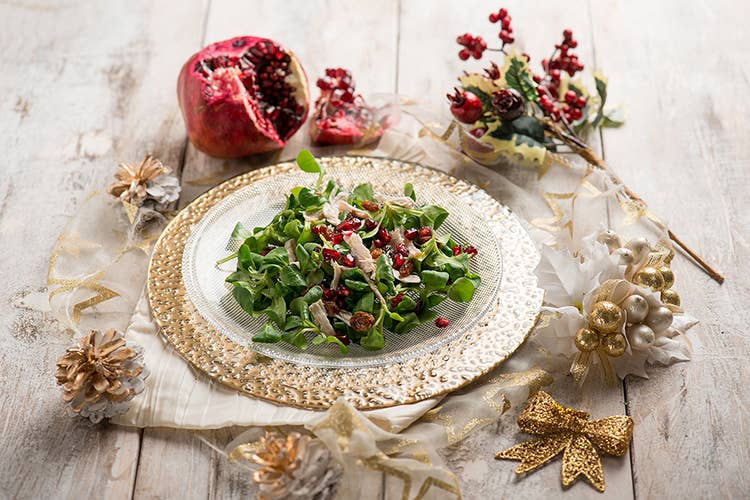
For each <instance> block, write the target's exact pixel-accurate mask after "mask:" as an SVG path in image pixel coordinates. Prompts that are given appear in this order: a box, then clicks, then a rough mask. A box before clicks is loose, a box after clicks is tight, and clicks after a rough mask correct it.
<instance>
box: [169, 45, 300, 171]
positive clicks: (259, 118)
mask: <svg viewBox="0 0 750 500" xmlns="http://www.w3.org/2000/svg"><path fill="white" fill-rule="evenodd" d="M177 97H178V99H179V101H180V109H181V110H182V117H183V118H184V119H185V127H186V128H187V134H188V138H189V139H190V141H191V142H192V143H193V144H194V145H195V147H197V148H198V149H200V150H201V151H203V152H204V153H206V154H209V155H211V156H216V157H219V158H236V157H239V156H247V155H251V154H255V153H263V152H266V151H272V150H274V149H279V148H282V147H283V146H284V144H285V143H286V141H287V140H288V139H289V138H290V137H291V136H292V135H294V133H295V132H296V131H297V129H299V128H300V126H302V124H303V123H304V122H305V119H306V118H307V112H308V109H309V97H308V89H307V75H306V74H305V71H304V69H303V68H302V66H301V65H300V63H299V61H298V60H297V58H296V57H295V56H294V54H293V53H292V52H291V51H289V50H287V49H286V48H284V47H283V46H282V45H280V44H279V43H277V42H275V41H273V40H269V39H267V38H257V37H253V36H241V37H236V38H231V39H229V40H225V41H223V42H217V43H213V44H211V45H209V46H207V47H205V48H204V49H203V50H201V51H200V52H198V53H196V54H194V55H193V56H192V57H191V58H190V59H188V61H187V62H186V63H185V65H184V66H183V67H182V71H180V77H179V79H178V80H177Z"/></svg>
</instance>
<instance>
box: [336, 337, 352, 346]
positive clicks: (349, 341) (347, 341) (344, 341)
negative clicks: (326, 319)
mask: <svg viewBox="0 0 750 500" xmlns="http://www.w3.org/2000/svg"><path fill="white" fill-rule="evenodd" d="M334 337H336V338H337V339H339V340H340V341H341V343H342V344H344V345H349V344H351V343H352V341H351V340H349V337H347V336H346V335H334Z"/></svg>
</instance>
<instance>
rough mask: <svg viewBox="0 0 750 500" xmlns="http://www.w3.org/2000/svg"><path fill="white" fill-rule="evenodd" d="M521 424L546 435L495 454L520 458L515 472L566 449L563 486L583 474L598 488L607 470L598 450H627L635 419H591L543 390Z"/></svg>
mask: <svg viewBox="0 0 750 500" xmlns="http://www.w3.org/2000/svg"><path fill="white" fill-rule="evenodd" d="M518 426H519V427H520V428H521V430H522V431H524V432H527V433H529V434H535V435H538V436H543V437H541V438H539V439H535V440H532V441H526V442H524V443H521V444H517V445H515V446H513V447H511V448H508V449H507V450H505V451H501V452H499V453H498V454H497V455H495V458H498V459H500V458H504V459H506V460H520V461H521V463H520V464H519V466H518V467H517V468H516V473H517V474H522V473H524V472H529V471H532V470H534V469H536V468H537V467H539V466H540V465H543V464H544V463H546V462H548V461H549V460H551V459H552V458H554V457H555V456H557V454H558V453H560V452H561V451H563V452H564V453H563V463H562V484H563V486H570V485H571V484H572V483H573V482H574V481H575V480H576V479H578V476H580V475H581V474H583V476H584V477H586V479H588V481H589V482H590V483H591V484H592V485H593V486H594V487H595V488H596V489H598V490H599V491H604V472H603V471H602V463H601V461H600V460H599V454H598V451H597V450H599V451H602V452H604V453H607V454H609V455H616V456H622V455H624V454H625V453H626V452H627V451H628V446H629V445H630V437H631V436H632V434H633V419H631V418H630V417H628V416H626V415H615V416H613V417H607V418H602V419H600V420H589V414H588V413H586V412H584V411H580V410H574V409H572V408H565V407H564V406H561V405H559V404H558V403H557V402H556V401H555V400H554V399H552V396H550V395H549V394H547V393H546V392H544V391H539V392H537V393H536V394H535V395H534V396H533V397H532V398H531V400H530V401H529V404H528V405H527V406H526V408H525V409H524V410H523V412H522V413H521V415H520V416H519V417H518Z"/></svg>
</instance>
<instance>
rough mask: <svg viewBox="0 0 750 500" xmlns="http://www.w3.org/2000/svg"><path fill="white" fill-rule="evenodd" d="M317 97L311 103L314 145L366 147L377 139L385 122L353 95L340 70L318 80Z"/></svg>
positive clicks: (348, 79) (348, 77)
mask: <svg viewBox="0 0 750 500" xmlns="http://www.w3.org/2000/svg"><path fill="white" fill-rule="evenodd" d="M317 86H318V88H319V89H320V97H319V98H318V100H317V101H315V114H314V115H313V123H312V125H311V126H310V137H311V138H312V140H313V142H314V143H316V144H321V145H324V144H363V145H364V144H368V143H370V142H373V141H375V140H377V139H379V138H380V136H382V135H383V131H384V129H385V126H384V125H385V122H386V118H384V117H381V116H379V113H378V110H375V109H373V108H371V107H370V106H368V105H367V104H366V103H365V100H364V98H363V97H362V96H361V95H360V94H355V93H354V81H353V80H352V75H351V73H349V71H347V70H345V69H343V68H328V69H326V73H325V76H324V77H323V78H319V79H318V82H317Z"/></svg>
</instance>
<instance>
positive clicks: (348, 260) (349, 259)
mask: <svg viewBox="0 0 750 500" xmlns="http://www.w3.org/2000/svg"><path fill="white" fill-rule="evenodd" d="M341 263H342V264H344V265H345V266H346V267H354V266H355V265H356V262H355V260H354V256H353V255H352V254H350V253H348V254H346V255H344V259H343V260H342V261H341Z"/></svg>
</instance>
